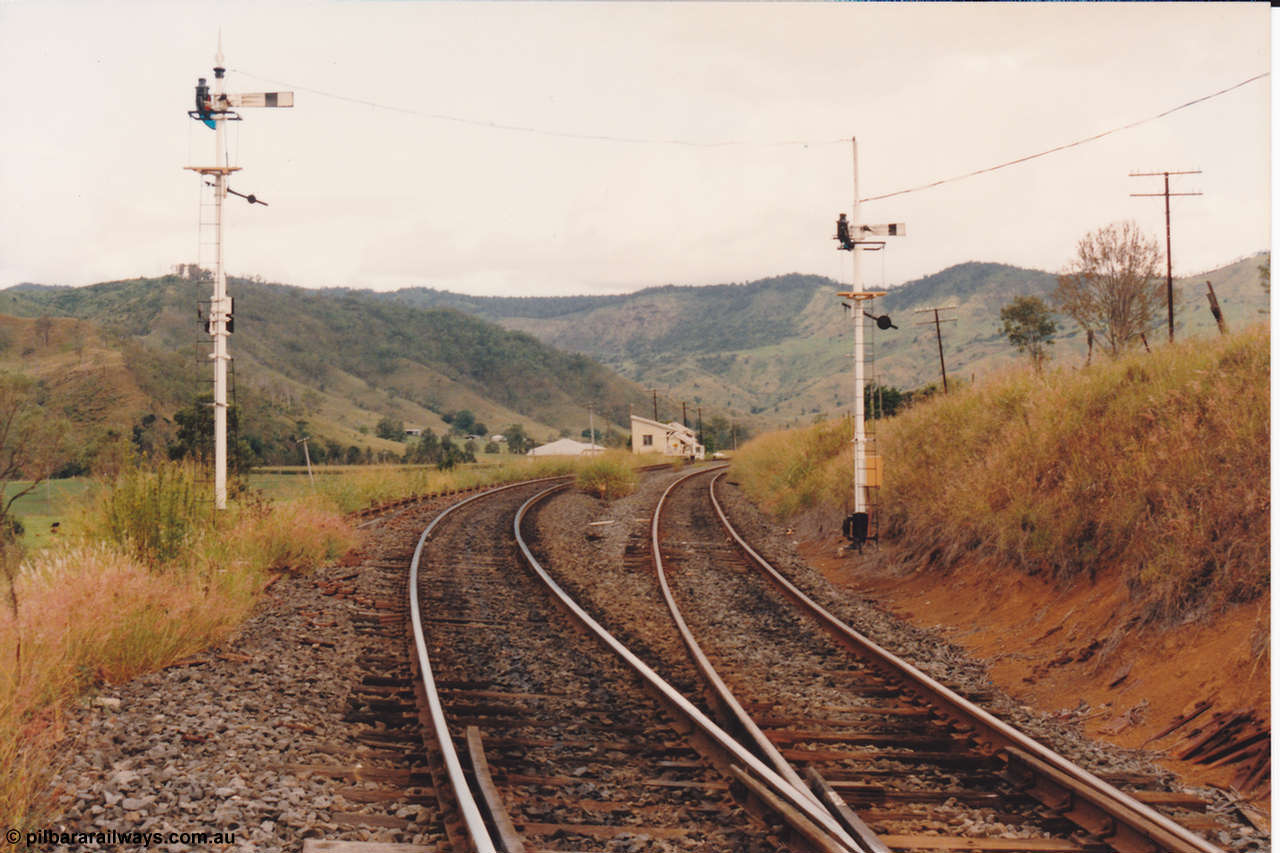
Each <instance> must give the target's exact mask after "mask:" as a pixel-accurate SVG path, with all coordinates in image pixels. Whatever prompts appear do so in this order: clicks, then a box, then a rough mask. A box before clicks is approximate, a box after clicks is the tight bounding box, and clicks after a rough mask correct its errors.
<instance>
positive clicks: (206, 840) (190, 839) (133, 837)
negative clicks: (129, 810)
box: [5, 829, 236, 847]
mask: <svg viewBox="0 0 1280 853" xmlns="http://www.w3.org/2000/svg"><path fill="white" fill-rule="evenodd" d="M5 840H6V841H8V842H9V843H10V844H17V843H18V842H20V841H25V842H26V844H27V846H28V847H56V846H59V845H61V846H64V847H70V846H82V847H83V846H86V845H89V844H96V845H98V846H100V847H125V846H128V847H159V846H161V845H165V844H189V845H192V846H199V845H202V844H226V845H231V844H235V843H236V834H235V833H234V832H117V831H116V830H114V829H108V830H95V831H94V832H70V831H67V830H56V829H37V830H34V831H31V832H21V831H19V830H17V829H10V830H8V831H6V832H5Z"/></svg>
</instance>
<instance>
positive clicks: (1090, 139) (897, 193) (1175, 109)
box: [858, 71, 1271, 203]
mask: <svg viewBox="0 0 1280 853" xmlns="http://www.w3.org/2000/svg"><path fill="white" fill-rule="evenodd" d="M1270 76H1271V72H1270V71H1264V72H1262V73H1261V74H1255V75H1254V76H1252V77H1250V78H1249V79H1248V80H1242V81H1240V82H1239V83H1236V84H1235V85H1234V86H1228V87H1227V88H1225V89H1219V90H1218V91H1216V92H1214V93H1212V94H1209V95H1203V96H1201V97H1199V98H1195V99H1193V100H1190V101H1187V102H1186V103H1184V104H1179V105H1178V106H1176V107H1173V108H1172V109H1168V110H1165V111H1164V112H1162V113H1157V114H1155V115H1153V116H1148V117H1146V118H1143V119H1138V120H1137V121H1133V122H1129V123H1128V124H1126V125H1121V126H1120V127H1113V128H1111V129H1110V130H1104V131H1102V132H1101V133H1095V134H1094V135H1093V136H1086V137H1085V138H1084V139H1077V140H1076V141H1075V142H1068V143H1066V144H1065V145H1057V146H1054V147H1053V148H1048V149H1045V150H1044V151H1040V152H1037V153H1035V154H1028V155H1026V156H1025V157H1019V158H1017V159H1016V160H1009V161H1007V162H1005V163H998V164H997V165H995V166H988V167H987V168H985V169H975V170H974V171H972V172H966V173H965V174H963V175H956V176H955V177H952V178H943V179H941V180H938V181H931V182H929V183H927V184H921V185H919V186H916V187H910V188H908V189H905V190H895V191H894V192H891V193H882V194H881V195H873V196H865V197H863V198H860V199H858V201H860V202H864V203H865V202H869V201H880V200H881V199H886V198H894V197H895V196H900V195H906V194H907V193H914V192H920V191H921V190H927V189H932V188H933V187H940V186H942V185H943V184H950V183H954V182H955V181H962V180H964V179H965V178H972V177H974V176H976V175H983V174H986V173H988V172H994V171H996V170H997V169H1005V168H1008V167H1009V166H1016V165H1018V164H1019V163H1025V162H1027V161H1028V160H1035V159H1037V158H1039V157H1045V156H1048V155H1049V154H1056V153H1057V152H1059V151H1065V150H1067V149H1068V148H1075V147H1076V146H1078V145H1084V144H1085V143H1087V142H1094V141H1097V140H1099V139H1102V138H1103V137H1105V136H1110V135H1112V134H1114V133H1119V132H1121V131H1123V130H1129V129H1130V128H1134V127H1137V126H1139V125H1142V124H1147V123H1149V122H1153V121H1155V120H1156V119H1161V118H1164V117H1165V116H1168V115H1172V114H1173V113H1176V112H1178V110H1185V109H1186V108H1187V107H1192V106H1195V105H1196V104H1200V103H1203V102H1205V101H1207V100H1209V99H1211V98H1216V97H1218V96H1219V95H1225V94H1227V93H1228V92H1231V91H1234V90H1236V89H1239V88H1240V87H1241V86H1245V85H1247V84H1249V83H1252V82H1254V81H1255V80H1261V79H1262V78H1263V77H1270Z"/></svg>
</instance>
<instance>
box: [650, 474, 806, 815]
mask: <svg viewBox="0 0 1280 853" xmlns="http://www.w3.org/2000/svg"><path fill="white" fill-rule="evenodd" d="M727 467H728V466H725V465H719V466H715V467H711V468H706V469H703V470H699V471H691V472H689V473H688V474H685V475H684V476H682V477H680V478H679V479H677V480H674V481H672V483H671V485H669V486H667V489H666V491H664V492H663V493H662V497H660V498H658V504H657V506H655V507H654V508H653V515H652V517H651V520H650V524H649V536H650V544H651V546H652V548H651V551H652V557H653V568H654V571H656V572H657V574H658V586H659V588H661V590H662V598H663V600H664V601H666V603H667V612H668V613H670V614H671V619H672V621H674V622H675V623H676V630H677V631H679V633H680V639H681V640H682V641H683V642H684V647H685V649H686V650H687V651H688V652H689V656H690V657H691V658H693V663H694V666H695V667H697V669H698V672H699V673H701V674H702V678H703V680H704V681H705V682H706V683H707V685H708V686H709V687H710V688H711V691H712V692H713V694H714V698H715V702H716V704H718V705H719V706H720V708H721V712H722V713H723V714H725V715H726V716H727V717H728V718H729V720H730V721H731V724H732V728H735V729H737V730H738V731H739V732H740V733H741V734H742V735H743V736H744V737H745V738H746V739H747V741H749V745H754V750H755V752H756V754H757V755H759V756H760V757H761V758H762V759H764V760H765V761H767V762H769V764H771V765H773V769H774V770H776V771H778V775H779V776H781V777H782V778H784V779H786V780H787V781H788V782H790V783H791V785H792V787H794V788H795V789H796V790H798V791H800V792H801V793H802V794H803V795H804V796H805V797H807V798H808V799H809V800H811V801H812V802H813V803H814V804H815V805H817V806H820V807H822V808H826V807H825V806H824V805H823V804H822V802H821V801H820V800H819V799H818V798H817V797H816V796H814V795H813V793H812V792H811V791H810V790H809V787H808V786H807V785H805V783H804V780H803V779H801V778H800V774H799V773H797V772H796V770H795V768H794V767H792V766H791V763H790V762H789V761H787V759H785V758H783V756H782V753H781V752H779V751H778V748H777V747H776V746H774V744H773V741H771V740H769V738H767V737H765V734H764V732H762V731H761V730H760V727H759V726H758V725H756V721H755V720H753V719H752V718H751V715H750V714H748V713H747V710H746V709H745V708H743V707H742V705H741V703H739V702H738V700H737V698H736V697H735V696H734V695H733V691H731V690H730V689H729V686H728V685H727V684H725V683H724V679H722V678H721V677H720V674H719V673H718V672H716V668H715V667H714V666H712V664H711V660H710V659H709V658H708V657H707V655H706V653H705V652H703V651H702V646H700V645H699V644H698V641H697V639H695V638H694V636H693V631H692V630H690V628H689V625H688V623H687V622H685V620H684V616H683V615H682V614H681V613H680V607H679V605H677V604H676V599H675V596H674V595H673V594H672V592H671V585H670V584H669V583H667V572H666V567H665V566H664V565H663V562H662V543H661V541H660V539H659V536H658V524H659V522H660V521H661V519H662V509H663V506H664V505H665V504H666V502H667V498H668V497H669V496H670V495H671V492H672V491H673V490H674V489H675V488H676V487H677V486H679V485H680V484H682V483H684V482H685V481H687V480H689V479H691V478H693V477H697V476H701V475H703V474H707V473H710V472H711V471H716V470H723V469H724V468H727Z"/></svg>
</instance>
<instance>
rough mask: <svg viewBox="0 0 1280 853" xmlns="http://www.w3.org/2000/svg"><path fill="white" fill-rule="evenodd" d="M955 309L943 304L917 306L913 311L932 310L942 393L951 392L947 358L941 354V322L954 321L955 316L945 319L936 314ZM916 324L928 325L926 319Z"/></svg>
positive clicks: (920, 312) (924, 312)
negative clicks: (948, 380) (940, 369)
mask: <svg viewBox="0 0 1280 853" xmlns="http://www.w3.org/2000/svg"><path fill="white" fill-rule="evenodd" d="M955 310H956V306H954V305H944V306H942V307H941V308H918V309H916V312H915V313H917V314H927V313H928V312H930V311H932V312H933V327H934V329H936V330H937V332H938V363H939V364H941V365H942V393H943V394H949V393H951V391H950V389H949V388H947V359H946V357H945V356H944V355H943V354H942V324H943V323H954V322H956V318H955V317H949V318H946V319H940V318H939V316H938V312H940V311H955ZM916 325H917V326H928V325H929V323H928V322H927V321H926V322H924V323H916Z"/></svg>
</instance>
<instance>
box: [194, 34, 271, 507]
mask: <svg viewBox="0 0 1280 853" xmlns="http://www.w3.org/2000/svg"><path fill="white" fill-rule="evenodd" d="M214 63H215V64H214V67H213V77H214V81H213V91H212V92H210V90H209V85H208V83H207V81H206V80H205V78H203V77H201V78H200V80H199V82H198V83H196V108H195V109H194V110H189V111H188V112H187V115H189V116H190V117H191V118H193V119H196V120H197V121H200V122H203V123H204V124H205V125H206V126H207V127H209V128H210V129H211V130H213V132H214V165H212V166H187V167H186V168H187V169H189V170H191V171H193V172H197V173H199V174H200V175H201V176H202V177H203V178H206V179H207V178H212V179H213V182H212V184H211V185H212V187H213V195H214V207H215V219H214V222H215V237H214V272H213V300H212V301H211V302H210V304H209V317H208V331H209V335H210V336H211V337H212V338H213V354H212V355H211V356H210V358H211V359H212V361H213V493H214V506H215V508H217V509H226V508H227V363H228V362H229V361H230V360H231V356H230V355H229V354H228V352H227V339H228V337H229V336H230V334H231V312H232V300H231V297H229V296H228V295H227V277H226V270H225V269H224V268H223V259H222V200H223V199H224V198H226V197H227V194H228V193H230V194H231V195H235V196H239V197H240V198H243V199H245V200H246V201H248V202H249V203H250V204H261V205H264V206H265V205H266V202H265V201H261V200H259V199H258V198H257V197H256V196H254V195H253V194H252V193H250V194H248V195H246V194H244V193H238V192H236V191H235V190H233V189H231V188H230V187H229V186H227V176H228V175H230V174H231V173H232V172H238V171H240V167H239V166H230V165H228V164H227V155H226V151H227V149H226V144H225V142H224V139H223V136H224V132H223V125H224V124H225V123H226V122H228V121H240V116H239V115H238V114H237V113H236V112H235V111H234V109H233V108H234V107H292V106H293V93H292V92H254V93H249V94H229V93H227V92H224V91H223V77H224V76H225V75H226V73H227V69H226V66H225V64H224V62H223V59H222V36H221V35H219V36H218V54H217V56H216V57H215V59H214Z"/></svg>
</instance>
